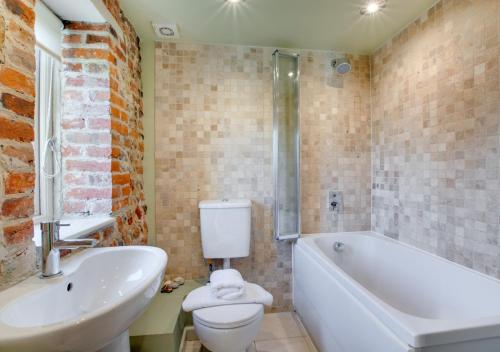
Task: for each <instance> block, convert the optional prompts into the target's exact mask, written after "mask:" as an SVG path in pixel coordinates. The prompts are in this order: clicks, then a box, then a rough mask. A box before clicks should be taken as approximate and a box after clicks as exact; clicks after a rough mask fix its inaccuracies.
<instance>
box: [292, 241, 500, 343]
mask: <svg viewBox="0 0 500 352" xmlns="http://www.w3.org/2000/svg"><path fill="white" fill-rule="evenodd" d="M335 242H342V243H344V247H343V250H342V251H340V252H336V251H334V249H333V246H334V243H335ZM293 258H294V264H293V290H294V306H295V309H296V310H297V313H298V314H299V316H300V317H301V318H302V321H303V322H304V325H305V326H306V328H307V329H308V331H309V333H310V335H311V337H312V339H313V341H314V343H315V344H316V346H317V347H318V349H319V350H320V351H321V352H329V351H331V352H400V351H415V352H420V351H421V352H438V351H439V352H473V351H474V352H490V351H491V352H499V351H500V281H499V280H496V279H493V278H490V277H488V276H485V275H482V274H480V273H478V272H476V271H473V270H470V269H468V268H465V267H463V266H461V265H458V264H455V263H452V262H450V261H447V260H445V259H442V258H440V257H437V256H434V255H432V254H429V253H427V252H424V251H421V250H419V249H416V248H414V247H411V246H407V245H405V244H402V243H400V242H398V241H394V240H392V239H389V238H387V237H385V236H382V235H379V234H376V233H373V232H355V233H338V234H318V235H308V236H304V237H303V238H301V239H299V240H298V241H297V243H296V244H295V246H294V257H293Z"/></svg>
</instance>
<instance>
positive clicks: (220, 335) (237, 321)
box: [193, 199, 264, 352]
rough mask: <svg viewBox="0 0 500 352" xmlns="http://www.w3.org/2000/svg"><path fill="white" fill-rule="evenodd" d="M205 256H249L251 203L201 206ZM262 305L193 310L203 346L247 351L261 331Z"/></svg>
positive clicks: (215, 351) (222, 351) (206, 203)
mask: <svg viewBox="0 0 500 352" xmlns="http://www.w3.org/2000/svg"><path fill="white" fill-rule="evenodd" d="M199 208H200V220H201V242H202V246H203V256H204V257H205V258H207V259H210V258H222V259H224V268H225V269H228V268H230V259H231V258H241V257H248V255H249V254H250V232H251V231H250V230H251V225H250V224H251V216H252V215H251V214H252V213H251V212H252V210H251V209H252V203H251V202H250V201H249V200H246V199H241V200H227V199H224V200H215V201H202V202H200V203H199ZM263 316H264V306H263V305H262V304H232V305H221V306H216V307H209V308H202V309H197V310H194V311H193V323H194V328H195V331H196V334H197V335H198V337H199V339H200V341H201V343H202V344H203V345H204V346H205V347H206V348H208V349H209V350H210V351H212V352H244V351H248V350H249V348H250V346H251V345H252V342H253V341H254V339H255V337H256V336H257V333H258V331H259V327H260V323H261V321H262V317H263Z"/></svg>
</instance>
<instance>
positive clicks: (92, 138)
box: [0, 124, 111, 145]
mask: <svg viewBox="0 0 500 352" xmlns="http://www.w3.org/2000/svg"><path fill="white" fill-rule="evenodd" d="M0 125H1V124H0ZM65 137H66V140H67V141H68V142H69V143H74V144H87V145H88V144H109V143H110V142H111V136H110V134H109V133H105V132H101V133H99V132H93V133H84V132H76V131H75V132H67V133H66V134H65Z"/></svg>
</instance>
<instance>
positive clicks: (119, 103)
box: [110, 93, 127, 110]
mask: <svg viewBox="0 0 500 352" xmlns="http://www.w3.org/2000/svg"><path fill="white" fill-rule="evenodd" d="M110 101H111V104H115V105H116V106H118V107H120V108H122V109H124V110H125V109H126V108H127V104H126V103H125V101H124V100H123V99H122V98H120V97H119V96H118V95H116V94H113V93H111V99H110Z"/></svg>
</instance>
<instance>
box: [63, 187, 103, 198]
mask: <svg viewBox="0 0 500 352" xmlns="http://www.w3.org/2000/svg"><path fill="white" fill-rule="evenodd" d="M66 197H70V198H73V199H85V200H89V199H108V198H110V197H111V189H109V188H74V189H72V190H70V191H69V192H66Z"/></svg>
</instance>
